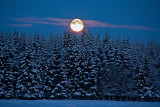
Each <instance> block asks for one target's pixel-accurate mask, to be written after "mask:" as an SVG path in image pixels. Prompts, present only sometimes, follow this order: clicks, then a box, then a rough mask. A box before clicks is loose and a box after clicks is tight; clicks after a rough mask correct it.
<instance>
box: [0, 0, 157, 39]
mask: <svg viewBox="0 0 160 107" xmlns="http://www.w3.org/2000/svg"><path fill="white" fill-rule="evenodd" d="M0 14H1V17H0V30H1V31H2V30H3V31H14V30H18V31H20V32H26V33H34V32H38V33H40V34H49V33H50V32H53V34H56V33H59V34H61V33H63V31H64V30H65V29H69V25H67V24H68V23H69V21H70V20H72V19H74V18H80V19H82V20H85V22H86V24H87V26H86V28H87V29H90V30H91V32H93V33H94V34H95V35H97V34H99V33H101V34H104V33H105V31H108V32H109V33H110V35H111V37H112V38H116V36H117V35H120V36H121V37H124V36H129V37H130V39H131V40H136V39H138V40H144V41H149V40H151V39H152V38H154V39H155V40H156V41H158V42H159V41H160V20H159V19H160V1H159V0H1V1H0Z"/></svg>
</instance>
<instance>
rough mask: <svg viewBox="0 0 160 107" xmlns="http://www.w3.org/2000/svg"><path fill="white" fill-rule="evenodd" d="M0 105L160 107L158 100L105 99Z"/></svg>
mask: <svg viewBox="0 0 160 107" xmlns="http://www.w3.org/2000/svg"><path fill="white" fill-rule="evenodd" d="M0 107H160V102H128V101H105V100H103V101H100V100H0Z"/></svg>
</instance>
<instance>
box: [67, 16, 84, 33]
mask: <svg viewBox="0 0 160 107" xmlns="http://www.w3.org/2000/svg"><path fill="white" fill-rule="evenodd" d="M70 28H71V29H72V31H74V32H81V31H82V30H83V29H84V23H83V21H82V20H80V19H73V20H72V22H71V23H70Z"/></svg>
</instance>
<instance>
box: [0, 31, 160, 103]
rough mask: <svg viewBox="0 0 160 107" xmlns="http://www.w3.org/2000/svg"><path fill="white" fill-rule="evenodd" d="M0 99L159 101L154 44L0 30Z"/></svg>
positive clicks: (158, 51)
mask: <svg viewBox="0 0 160 107" xmlns="http://www.w3.org/2000/svg"><path fill="white" fill-rule="evenodd" d="M45 37H48V38H45ZM101 37H103V38H101ZM0 98H1V99H10V98H15V99H107V100H136V101H160V44H158V43H155V42H154V40H152V41H150V42H148V43H146V44H144V43H143V42H138V41H136V42H132V43H131V42H130V39H129V38H124V39H123V40H121V39H120V38H119V37H117V39H116V40H114V41H113V40H111V39H110V37H109V35H108V34H107V33H106V34H105V35H104V36H103V35H98V36H96V37H95V36H93V35H92V34H91V33H90V32H87V33H86V32H85V31H84V32H83V33H82V34H81V35H79V36H76V35H75V34H72V33H71V32H70V31H65V32H64V34H63V35H54V36H53V35H52V34H50V35H49V36H48V35H47V36H40V35H39V34H34V35H25V34H24V33H19V32H17V31H15V32H14V33H4V32H0Z"/></svg>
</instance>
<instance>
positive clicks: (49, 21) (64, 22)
mask: <svg viewBox="0 0 160 107" xmlns="http://www.w3.org/2000/svg"><path fill="white" fill-rule="evenodd" d="M10 19H12V20H15V21H16V22H21V23H22V24H21V25H22V26H20V24H11V25H8V26H14V27H16V26H17V27H31V24H45V25H58V26H69V24H70V23H71V21H72V19H62V18H54V17H45V18H36V17H26V18H15V17H12V18H10ZM83 22H84V24H85V26H87V27H103V28H122V29H132V30H147V31H151V30H158V31H160V28H150V27H147V26H135V25H114V24H109V23H104V22H101V21H96V20H83ZM24 23H27V24H24ZM25 25H26V26H25Z"/></svg>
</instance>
